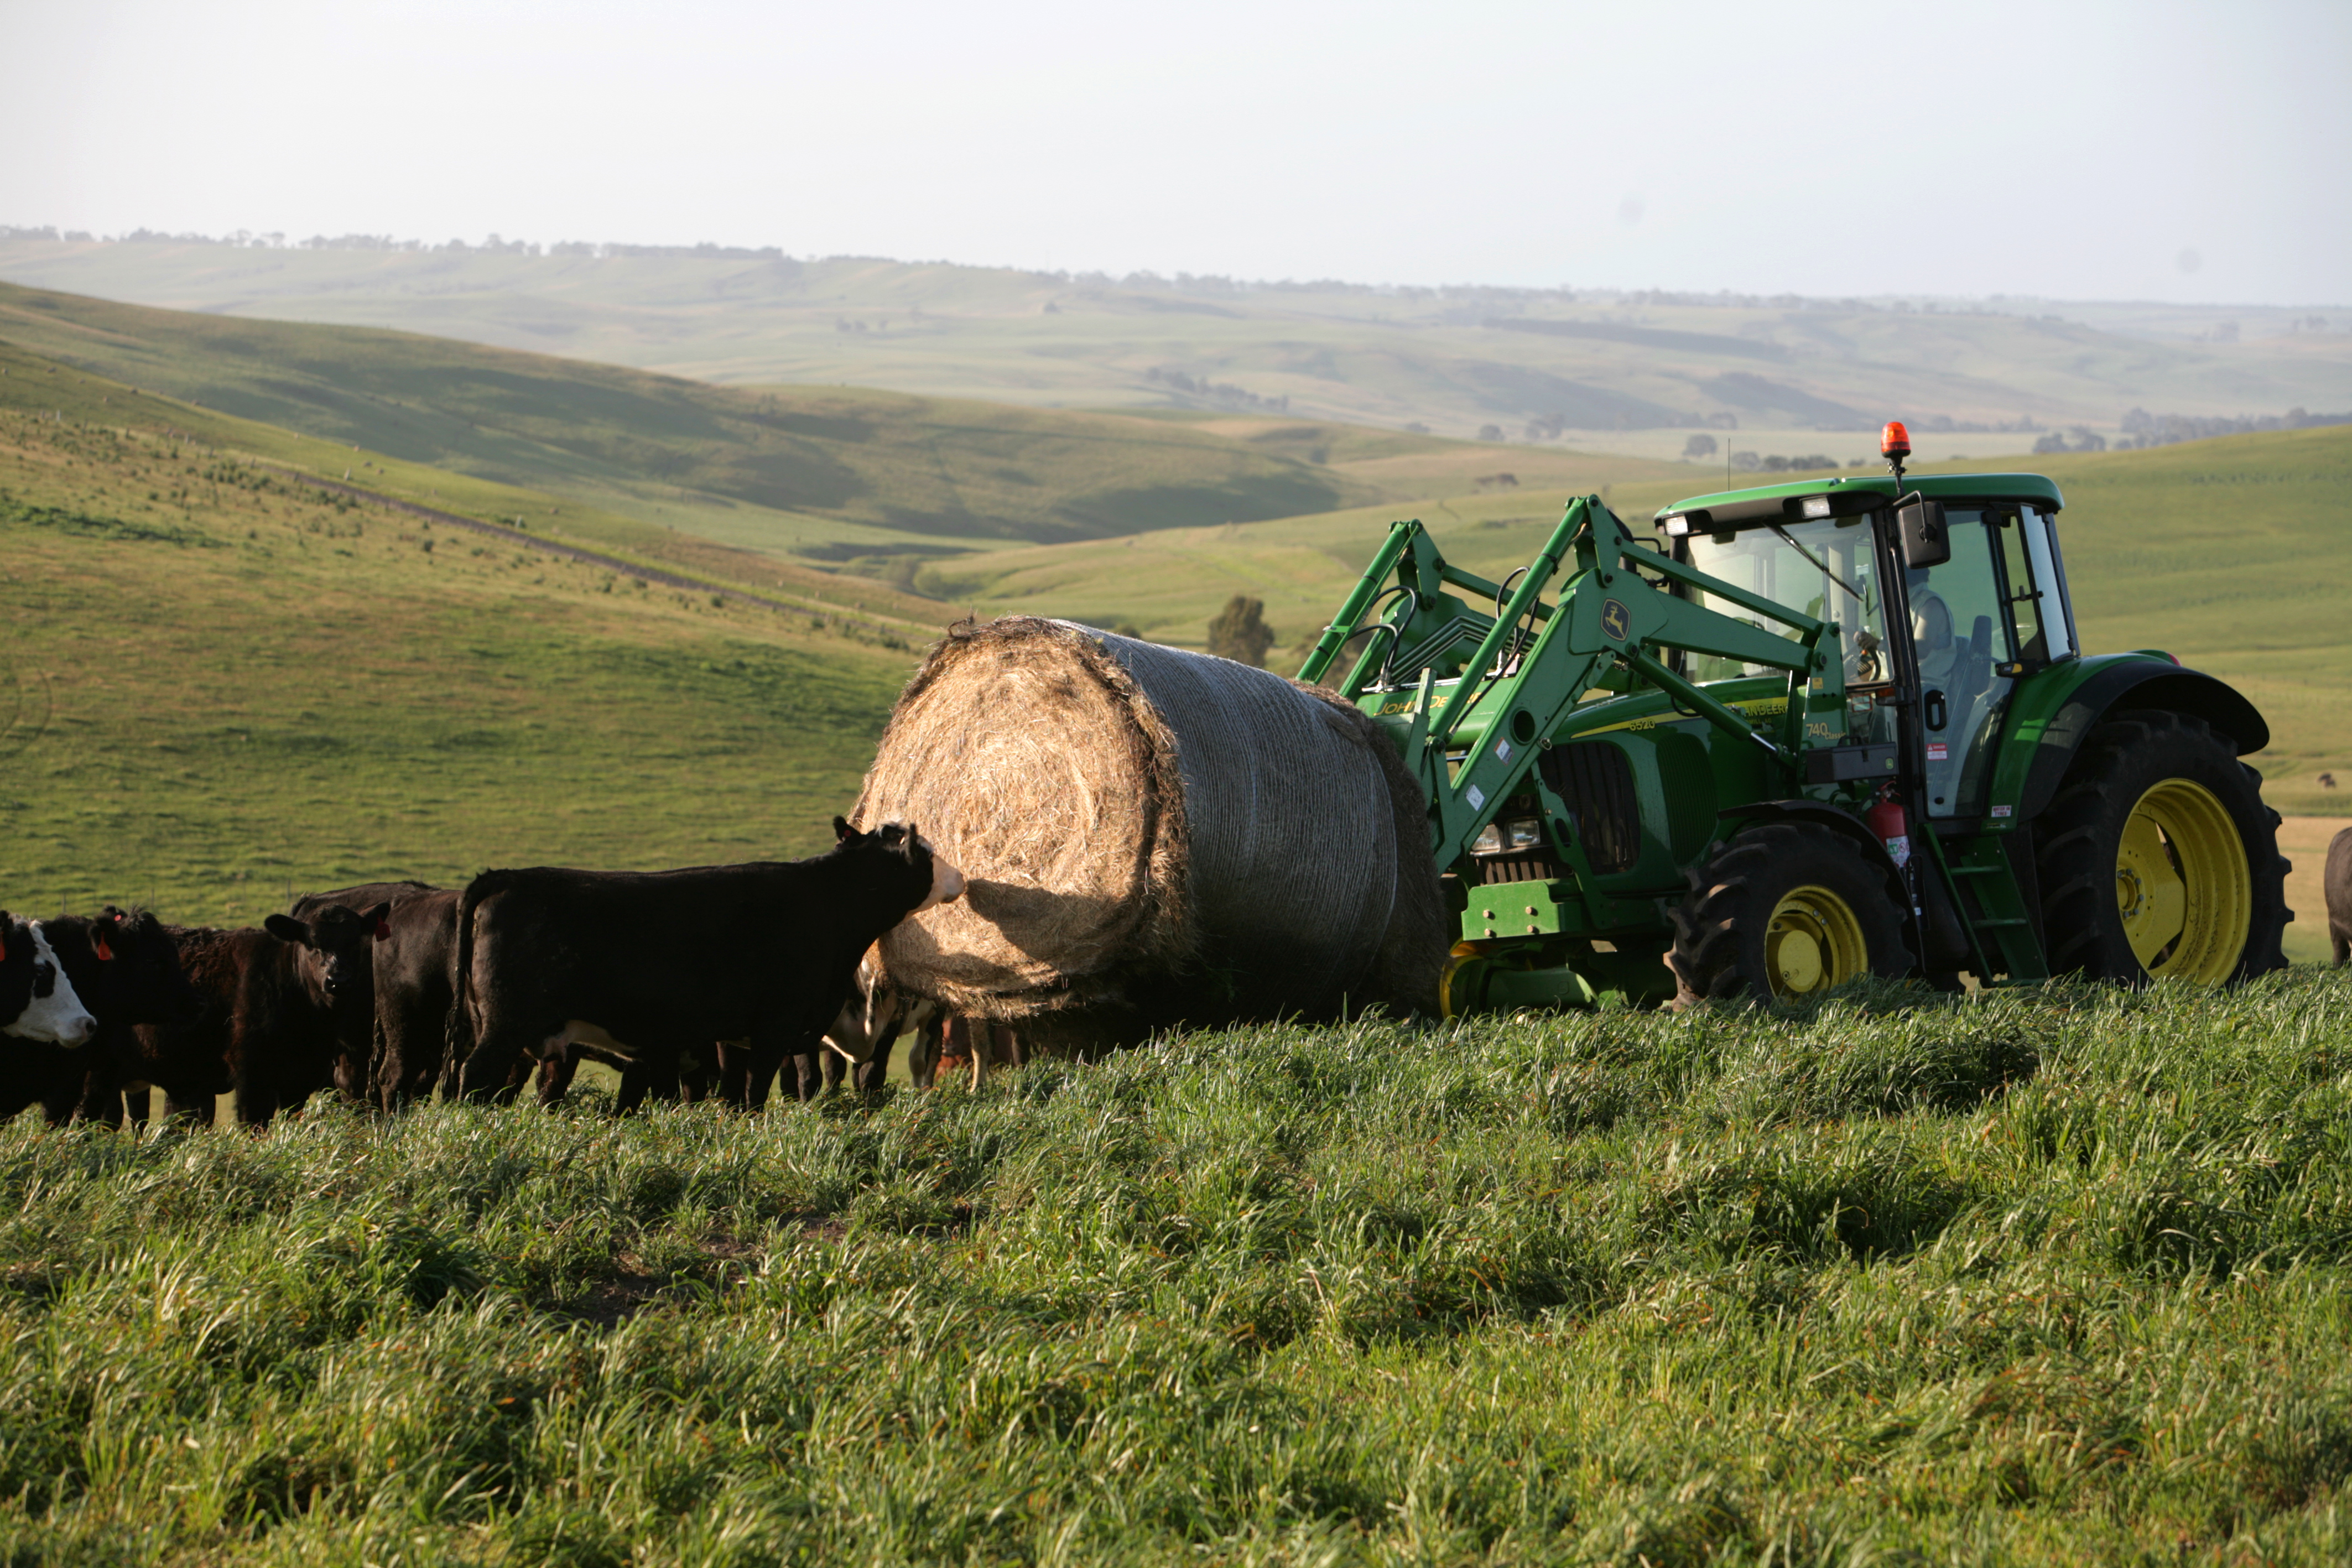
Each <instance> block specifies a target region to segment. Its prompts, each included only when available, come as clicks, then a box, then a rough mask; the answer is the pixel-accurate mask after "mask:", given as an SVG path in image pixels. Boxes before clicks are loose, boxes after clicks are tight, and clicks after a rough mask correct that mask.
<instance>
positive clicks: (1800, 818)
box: [1723, 800, 1902, 877]
mask: <svg viewBox="0 0 2352 1568" xmlns="http://www.w3.org/2000/svg"><path fill="white" fill-rule="evenodd" d="M1723 816H1724V820H1725V821H1727V822H1729V821H1736V822H1740V823H1748V822H1812V823H1815V824H1817V825H1818V826H1821V827H1824V828H1829V829H1831V830H1832V831H1836V832H1840V833H1843V834H1844V835H1845V836H1846V837H1847V838H1850V839H1852V840H1853V841H1854V842H1855V843H1857V844H1860V845H1862V846H1863V849H1864V852H1866V853H1867V854H1868V855H1869V856H1870V857H1871V859H1872V860H1873V861H1874V862H1876V863H1878V864H1881V865H1884V866H1885V868H1886V869H1887V871H1889V872H1890V873H1894V874H1895V875H1896V876H1898V877H1899V876H1900V875H1901V874H1902V873H1901V871H1900V869H1899V868H1898V867H1897V866H1896V865H1895V857H1894V856H1892V855H1890V854H1888V853H1887V852H1886V846H1885V844H1883V843H1881V842H1879V841H1878V835H1877V834H1876V833H1874V832H1872V831H1870V824H1869V823H1867V822H1865V821H1863V820H1862V819H1861V818H1860V817H1857V816H1855V815H1854V814H1853V812H1852V811H1846V810H1839V809H1838V808H1837V807H1835V806H1832V805H1828V804H1826V803H1824V802H1822V801H1820V800H1756V801H1751V802H1750V803H1748V805H1745V806H1734V807H1732V808H1731V809H1730V810H1727V811H1725V812H1724V813H1723Z"/></svg>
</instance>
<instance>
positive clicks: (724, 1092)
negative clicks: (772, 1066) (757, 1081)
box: [714, 1040, 767, 1106]
mask: <svg viewBox="0 0 2352 1568" xmlns="http://www.w3.org/2000/svg"><path fill="white" fill-rule="evenodd" d="M714 1050H715V1051H717V1053H718V1057H719V1099H721V1100H724V1101H725V1102H727V1103H729V1104H730V1105H739V1106H740V1105H748V1104H750V1103H751V1054H752V1053H751V1041H750V1040H720V1041H719V1043H718V1045H717V1046H716V1047H715V1048H714ZM766 1092H767V1091H766V1089H765V1087H764V1086H763V1087H762V1088H761V1095H762V1097H764V1096H765V1094H766Z"/></svg>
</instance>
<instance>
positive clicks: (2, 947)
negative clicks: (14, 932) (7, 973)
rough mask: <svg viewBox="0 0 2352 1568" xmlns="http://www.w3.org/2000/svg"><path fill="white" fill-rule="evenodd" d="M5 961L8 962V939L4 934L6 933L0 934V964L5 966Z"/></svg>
mask: <svg viewBox="0 0 2352 1568" xmlns="http://www.w3.org/2000/svg"><path fill="white" fill-rule="evenodd" d="M7 961H8V937H7V934H6V933H5V932H0V964H5V963H6V962H7Z"/></svg>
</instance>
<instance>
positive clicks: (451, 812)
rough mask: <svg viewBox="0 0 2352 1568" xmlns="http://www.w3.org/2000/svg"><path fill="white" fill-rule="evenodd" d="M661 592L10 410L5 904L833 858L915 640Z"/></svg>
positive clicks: (139, 438) (2, 734)
mask: <svg viewBox="0 0 2352 1568" xmlns="http://www.w3.org/2000/svg"><path fill="white" fill-rule="evenodd" d="M14 380H16V377H14V376H11V377H9V378H7V380H5V381H0V386H5V385H6V384H7V382H8V381H14ZM637 581H638V580H634V579H631V578H629V577H627V576H625V575H623V574H615V573H613V572H608V571H605V570H601V569H598V568H594V567H590V566H586V565H581V564H575V563H572V562H568V561H563V560H561V559H555V558H551V557H549V556H547V555H544V554H541V553H538V552H535V551H532V550H529V549H520V548H517V547H513V546H509V545H505V544H502V543H499V542H498V541H496V540H491V539H485V538H480V537H478V536H476V535H472V534H467V533H463V532H459V531H457V530H454V529H450V528H446V527H445V528H437V529H436V528H433V527H431V526H430V525H428V524H425V523H422V522H421V521H419V520H418V519H415V518H412V517H404V516H402V515H400V514H396V513H388V512H385V511H383V510H382V509H379V508H375V507H366V506H359V505H353V504H350V503H347V502H342V501H340V500H337V499H334V498H331V497H327V496H324V495H322V494H321V493H320V492H318V491H316V490H312V489H310V488H307V487H305V486H299V485H298V484H294V483H291V482H289V481H287V480H285V479H282V478H279V477H278V476H274V475H273V474H272V473H271V472H270V471H269V470H268V469H265V468H263V467H261V466H259V465H257V464H255V463H253V462H251V461H248V460H244V459H239V458H237V457H235V456H233V455H225V454H224V453H222V452H221V451H219V450H218V449H215V448H212V447H208V446H205V445H202V444H198V443H196V442H194V441H193V440H188V439H186V438H184V437H175V436H168V435H162V434H153V433H152V432H142V431H139V430H135V429H134V430H128V431H126V430H122V429H109V428H106V427H102V426H94V425H85V424H77V423H71V422H69V421H68V422H64V423H59V422H57V421H54V420H44V419H41V418H38V417H36V416H31V415H27V414H24V413H14V412H6V411H0V621H4V622H5V624H6V626H7V628H8V633H9V635H8V642H7V658H6V664H5V667H0V903H5V906H6V907H10V908H14V909H17V910H20V911H36V912H37V911H44V910H47V909H52V908H58V907H73V908H89V907H92V906H94V905H96V904H99V903H101V902H103V901H107V900H113V901H116V902H121V903H128V902H131V901H133V900H136V901H139V902H142V903H151V902H152V904H155V905H156V906H158V907H160V908H161V909H162V910H163V913H164V914H165V915H167V916H169V917H171V918H173V919H177V920H182V921H190V922H196V921H227V922H232V923H238V922H241V923H253V922H256V921H257V920H258V918H259V917H260V915H262V914H264V913H265V912H267V911H268V910H271V909H275V908H278V907H279V906H280V905H281V904H282V902H283V900H284V897H285V895H286V893H287V891H288V890H289V888H292V889H298V890H310V889H315V888H321V887H329V886H334V885H339V884H341V883H351V882H356V881H363V880H373V879H376V878H379V877H397V876H416V877H422V878H425V879H426V880H432V881H442V882H447V881H451V880H456V879H462V878H464V877H467V876H469V875H471V874H472V873H474V872H476V871H478V870H480V869H482V868H483V867H484V866H486V865H490V864H505V865H512V864H534V863H562V864H591V865H612V866H645V867H653V866H664V865H679V864H695V863H702V862H713V861H727V860H743V859H757V858H767V857H782V856H792V855H800V854H806V853H810V852H814V851H815V850H817V849H819V848H821V847H822V846H823V845H824V844H825V843H828V842H830V841H831V834H830V831H829V830H828V826H827V824H828V822H829V820H830V818H831V816H832V815H833V813H835V812H836V811H840V810H846V809H847V808H848V806H849V804H850V803H851V802H852V801H853V800H855V799H856V791H857V788H858V783H859V780H860V779H861V778H862V777H863V775H864V772H865V768H866V763H867V762H868V761H869V760H870V758H872V755H873V747H874V742H875V739H876V737H877V736H878V735H879V733H880V730H881V724H882V720H883V717H884V716H885V715H886V714H887V712H888V709H889V706H890V703H891V701H892V699H893V698H894V697H895V695H897V692H898V686H899V685H900V683H901V682H903V680H904V679H905V677H906V675H907V674H908V670H909V669H910V668H911V664H912V660H913V657H914V655H913V653H911V652H910V651H908V649H906V648H905V647H904V646H901V647H900V648H898V649H896V650H894V649H890V648H886V647H880V646H875V645H870V644H869V643H864V642H858V641H852V640H849V639H847V638H845V637H842V636H837V635H820V634H815V633H813V632H809V631H808V630H806V625H807V623H806V622H803V621H800V620H798V619H796V618H794V619H787V618H785V617H782V616H779V615H777V614H775V613H773V612H768V611H763V610H754V609H749V608H744V607H740V606H735V605H725V606H722V605H716V604H714V603H712V602H711V599H710V596H709V595H707V594H689V593H686V592H682V591H674V590H668V589H658V588H646V587H640V586H637V585H636V583H637Z"/></svg>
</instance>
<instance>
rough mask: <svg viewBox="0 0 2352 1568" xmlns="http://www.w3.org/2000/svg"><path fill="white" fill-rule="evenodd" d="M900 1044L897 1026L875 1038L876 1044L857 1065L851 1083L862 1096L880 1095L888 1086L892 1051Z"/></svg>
mask: <svg viewBox="0 0 2352 1568" xmlns="http://www.w3.org/2000/svg"><path fill="white" fill-rule="evenodd" d="M897 1044H898V1029H897V1027H896V1026H895V1025H893V1026H888V1027H886V1028H885V1029H884V1030H883V1031H882V1032H881V1033H880V1034H878V1035H877V1036H875V1037H874V1043H873V1045H872V1046H871V1047H870V1048H869V1050H870V1054H869V1055H867V1057H866V1060H865V1061H861V1062H859V1063H858V1064H857V1071H856V1073H855V1074H854V1075H853V1076H852V1077H851V1079H850V1082H851V1083H853V1084H854V1085H856V1089H857V1092H859V1093H860V1094H866V1095H874V1094H879V1093H880V1092H882V1091H883V1090H884V1089H885V1088H886V1087H887V1086H888V1084H889V1082H890V1050H891V1048H892V1047H893V1046H895V1045H897Z"/></svg>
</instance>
